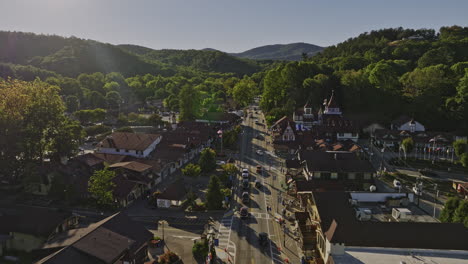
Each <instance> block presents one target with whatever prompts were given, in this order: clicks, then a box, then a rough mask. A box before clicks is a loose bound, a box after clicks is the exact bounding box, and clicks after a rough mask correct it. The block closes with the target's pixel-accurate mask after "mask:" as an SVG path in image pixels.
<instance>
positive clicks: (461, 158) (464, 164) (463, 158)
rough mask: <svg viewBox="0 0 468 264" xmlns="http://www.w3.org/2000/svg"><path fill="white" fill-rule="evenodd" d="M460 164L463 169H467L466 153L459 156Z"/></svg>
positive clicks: (467, 156) (467, 157)
mask: <svg viewBox="0 0 468 264" xmlns="http://www.w3.org/2000/svg"><path fill="white" fill-rule="evenodd" d="M460 163H461V165H462V166H463V167H468V153H463V154H462V155H461V156H460Z"/></svg>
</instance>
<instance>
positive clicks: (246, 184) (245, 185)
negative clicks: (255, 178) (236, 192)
mask: <svg viewBox="0 0 468 264" xmlns="http://www.w3.org/2000/svg"><path fill="white" fill-rule="evenodd" d="M242 189H249V180H247V179H243V180H242Z"/></svg>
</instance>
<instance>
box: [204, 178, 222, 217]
mask: <svg viewBox="0 0 468 264" xmlns="http://www.w3.org/2000/svg"><path fill="white" fill-rule="evenodd" d="M223 199H224V196H223V194H222V193H221V184H220V182H219V178H218V177H217V176H216V175H212V176H211V178H210V182H209V183H208V190H207V192H206V206H207V207H208V209H210V210H217V209H221V207H222V205H223Z"/></svg>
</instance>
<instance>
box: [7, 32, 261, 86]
mask: <svg viewBox="0 0 468 264" xmlns="http://www.w3.org/2000/svg"><path fill="white" fill-rule="evenodd" d="M0 63H3V64H2V66H1V68H0V69H2V71H0V76H5V75H7V74H6V73H5V72H7V71H8V72H17V71H18V66H17V65H23V66H32V67H35V68H23V72H24V70H31V71H33V72H35V73H39V71H41V70H45V71H51V72H55V73H57V74H60V75H63V76H67V77H76V76H78V75H79V74H81V73H94V72H101V73H104V74H106V73H110V72H119V73H121V74H122V75H124V76H125V77H130V76H134V75H138V74H140V75H142V74H147V73H150V74H154V75H162V76H172V75H174V74H177V73H179V72H187V71H204V72H218V73H234V74H235V75H237V76H243V75H244V74H252V73H254V72H256V71H259V70H261V69H262V67H263V66H265V64H266V63H263V64H262V65H261V64H260V63H258V62H255V61H251V60H247V59H239V58H235V57H233V56H229V55H227V54H225V53H222V52H212V51H192V50H189V51H182V50H162V51H156V50H152V49H149V48H145V47H139V46H134V45H122V46H115V45H111V44H106V43H101V42H97V41H93V40H84V39H79V38H76V37H71V38H64V37H59V36H53V35H37V34H32V33H22V32H5V31H1V32H0ZM31 74H34V73H31ZM31 74H30V75H31ZM40 74H42V75H43V74H44V73H43V72H42V73H40ZM17 77H21V76H19V75H17Z"/></svg>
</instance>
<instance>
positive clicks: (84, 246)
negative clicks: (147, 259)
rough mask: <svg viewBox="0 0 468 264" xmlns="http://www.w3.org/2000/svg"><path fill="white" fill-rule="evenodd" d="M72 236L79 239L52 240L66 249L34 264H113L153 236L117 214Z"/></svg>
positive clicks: (143, 228)
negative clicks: (61, 241)
mask: <svg viewBox="0 0 468 264" xmlns="http://www.w3.org/2000/svg"><path fill="white" fill-rule="evenodd" d="M75 236H79V237H78V238H76V237H65V238H64V237H56V238H54V239H53V240H52V241H51V242H50V243H51V244H57V243H58V242H57V241H56V240H64V242H63V243H59V244H60V245H63V246H66V247H65V248H63V249H62V250H59V251H57V252H55V253H54V254H51V255H49V256H47V257H45V258H44V259H42V260H40V261H39V262H37V263H38V264H42V263H47V264H61V263H72V264H75V263H80V264H81V263H114V262H115V261H116V260H117V259H118V258H120V257H121V256H122V255H124V254H125V253H127V250H129V251H130V253H132V254H133V253H135V252H136V250H138V249H139V248H141V247H142V246H143V245H144V244H145V243H147V241H148V240H149V239H151V238H152V237H153V235H152V234H151V233H150V232H149V231H148V230H147V229H146V228H145V227H143V226H142V225H141V224H138V223H136V222H134V221H132V220H131V219H130V218H129V217H128V216H127V215H125V214H124V213H121V212H120V213H117V214H114V215H112V216H110V217H107V218H106V219H104V220H102V221H100V222H98V223H95V224H92V225H90V226H89V227H87V228H83V230H82V231H81V232H78V233H77V234H75Z"/></svg>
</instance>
